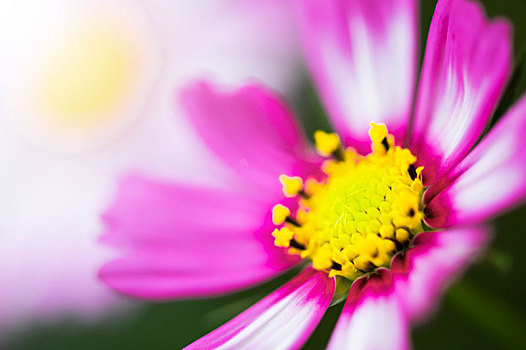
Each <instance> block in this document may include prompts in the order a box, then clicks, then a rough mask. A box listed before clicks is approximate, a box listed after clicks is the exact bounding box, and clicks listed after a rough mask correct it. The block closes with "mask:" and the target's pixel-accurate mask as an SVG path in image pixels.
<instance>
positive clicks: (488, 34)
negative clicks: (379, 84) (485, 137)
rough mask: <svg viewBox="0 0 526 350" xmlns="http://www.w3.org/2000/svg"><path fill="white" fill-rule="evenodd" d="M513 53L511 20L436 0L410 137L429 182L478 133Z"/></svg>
mask: <svg viewBox="0 0 526 350" xmlns="http://www.w3.org/2000/svg"><path fill="white" fill-rule="evenodd" d="M511 57H512V43H511V27H510V25H509V24H508V22H506V21H504V20H502V19H497V20H493V21H489V20H488V19H487V18H486V17H485V14H484V10H483V9H482V7H481V6H480V5H479V4H478V3H476V2H473V1H467V0H441V1H439V2H438V4H437V7H436V11H435V14H434V17H433V21H432V23H431V28H430V31H429V38H428V44H427V48H426V54H425V59H424V66H423V70H422V77H421V81H420V89H419V94H418V99H417V106H416V115H415V121H414V125H413V133H412V140H411V146H412V149H413V150H414V151H415V152H416V153H417V156H418V157H419V161H420V163H422V164H423V165H424V166H425V170H424V175H425V180H426V182H427V183H430V181H432V180H433V178H437V177H439V176H440V175H443V174H444V173H445V172H447V170H449V169H451V167H452V166H454V165H456V164H457V163H458V162H459V161H460V160H461V159H462V158H463V157H464V156H465V155H466V153H467V152H468V151H469V150H470V149H471V147H472V146H473V145H474V143H475V142H476V140H477V139H478V138H479V136H480V134H481V132H482V131H483V129H484V127H485V126H486V124H487V122H488V119H489V118H490V116H491V114H492V112H493V111H494V109H495V107H496V104H497V102H498V99H499V97H500V95H501V93H502V92H503V89H504V87H505V84H506V81H507V79H508V77H509V75H510V71H511ZM433 174H434V175H433Z"/></svg>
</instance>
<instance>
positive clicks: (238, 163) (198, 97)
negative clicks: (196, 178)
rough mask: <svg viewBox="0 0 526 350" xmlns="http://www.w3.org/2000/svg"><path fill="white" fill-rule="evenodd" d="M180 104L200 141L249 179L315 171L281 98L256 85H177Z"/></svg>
mask: <svg viewBox="0 0 526 350" xmlns="http://www.w3.org/2000/svg"><path fill="white" fill-rule="evenodd" d="M180 97H181V98H180V102H181V105H182V108H183V109H184V110H185V112H186V114H187V116H188V118H189V120H190V122H191V123H192V124H193V126H194V127H195V129H196V130H197V132H198V133H199V135H200V136H201V138H202V140H203V141H204V142H205V143H206V144H207V145H208V146H209V148H211V150H212V151H214V152H215V154H216V155H218V156H219V157H220V158H221V159H222V160H223V161H225V162H226V163H227V164H228V165H230V166H231V167H232V168H233V169H235V170H237V171H238V172H239V173H241V174H242V176H243V177H244V178H246V179H250V181H251V182H252V183H255V184H258V185H261V186H264V187H268V186H269V184H276V183H277V176H278V175H280V174H283V173H288V174H293V175H306V174H309V173H311V172H315V171H316V169H317V165H318V164H313V163H312V162H319V161H318V157H317V156H315V154H314V153H313V152H312V151H311V150H310V149H309V148H308V146H307V142H306V141H305V140H304V138H303V136H302V135H301V131H300V128H299V126H298V124H297V123H296V121H295V119H294V117H293V116H292V114H291V113H290V111H289V110H288V109H287V108H286V107H285V105H284V104H283V103H282V101H281V99H280V98H279V97H278V96H276V95H275V94H273V93H272V92H270V91H268V90H266V89H265V88H263V87H261V86H258V85H255V84H253V85H246V86H244V87H242V88H240V89H237V90H235V91H221V90H220V89H218V88H216V87H214V86H212V85H211V84H209V83H206V82H204V81H200V82H195V83H193V84H190V85H188V86H187V87H186V88H185V89H183V91H182V93H181V96H180Z"/></svg>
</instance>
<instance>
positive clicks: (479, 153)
mask: <svg viewBox="0 0 526 350" xmlns="http://www.w3.org/2000/svg"><path fill="white" fill-rule="evenodd" d="M524 135H526V97H523V98H522V99H521V101H520V102H519V103H518V104H517V105H516V106H515V107H513V109H512V110H511V111H510V112H508V113H507V114H506V115H505V116H504V117H503V118H502V120H501V121H500V122H499V123H498V124H497V125H496V126H495V127H494V128H493V129H492V130H491V132H490V133H489V134H488V135H487V136H486V137H485V138H484V139H483V140H482V142H481V143H480V144H479V145H478V146H477V147H476V148H475V149H474V150H473V151H472V152H471V153H470V154H469V155H468V157H466V158H465V159H464V160H463V161H462V162H461V163H460V164H459V165H458V166H457V167H456V169H455V171H454V173H453V174H452V175H451V178H452V180H450V181H449V182H452V183H451V184H449V187H447V188H446V189H445V190H443V191H442V192H440V193H439V194H438V195H435V194H436V192H438V191H437V190H433V189H432V188H431V189H430V190H432V195H429V196H426V197H428V198H427V200H428V201H429V203H428V205H427V208H426V211H427V213H428V217H429V218H428V219H427V222H428V223H429V224H430V225H433V226H435V227H449V226H452V225H458V224H468V223H475V222H480V221H482V220H486V219H488V218H490V217H492V216H494V215H496V214H498V213H499V212H500V211H503V210H505V209H509V208H510V207H512V206H514V205H516V204H518V203H520V202H521V201H523V200H524V199H525V198H526V153H525V152H524ZM442 187H443V186H442ZM433 195H434V196H433Z"/></svg>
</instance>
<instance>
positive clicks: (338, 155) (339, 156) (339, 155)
mask: <svg viewBox="0 0 526 350" xmlns="http://www.w3.org/2000/svg"><path fill="white" fill-rule="evenodd" d="M332 156H333V157H334V159H336V160H337V161H338V162H343V161H344V160H345V155H344V154H343V150H342V149H341V147H338V148H337V149H336V150H335V151H334V152H332Z"/></svg>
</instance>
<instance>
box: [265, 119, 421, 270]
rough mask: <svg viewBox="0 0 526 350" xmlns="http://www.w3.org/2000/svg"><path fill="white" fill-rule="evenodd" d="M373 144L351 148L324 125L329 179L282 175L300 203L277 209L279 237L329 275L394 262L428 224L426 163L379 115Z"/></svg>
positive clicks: (318, 138)
mask: <svg viewBox="0 0 526 350" xmlns="http://www.w3.org/2000/svg"><path fill="white" fill-rule="evenodd" d="M369 135H370V137H371V149H372V152H371V153H370V154H369V155H367V156H362V155H359V154H357V153H356V151H355V150H353V149H351V148H348V149H343V148H342V147H341V144H340V138H339V137H338V135H336V134H329V133H325V132H323V131H317V132H316V133H315V134H314V139H315V142H316V148H317V149H318V151H319V153H320V154H322V155H324V156H326V157H333V159H328V160H327V161H325V162H324V164H323V166H322V170H323V171H324V173H325V174H326V178H325V179H324V180H323V181H317V180H315V179H312V178H309V179H305V180H304V179H301V178H299V177H297V176H295V177H291V176H286V175H281V176H280V179H279V180H280V182H281V184H282V186H283V193H284V195H285V196H286V197H289V198H293V197H297V198H298V209H297V211H296V213H295V214H294V215H293V216H294V217H295V218H293V216H291V212H290V209H289V208H287V207H285V206H283V205H281V204H278V205H276V206H275V207H274V208H273V210H272V220H273V222H274V224H275V225H283V224H284V225H285V226H283V227H281V228H280V229H276V230H274V232H273V236H274V237H275V239H276V240H275V244H276V246H279V247H285V248H289V250H288V252H289V253H290V254H298V255H300V256H301V257H302V258H308V259H310V260H312V264H313V267H314V268H315V269H318V270H323V271H327V272H328V273H329V276H342V277H345V278H348V279H350V280H354V279H356V278H358V277H360V276H362V275H363V274H365V273H369V272H372V271H374V270H375V269H377V268H379V267H382V266H386V267H388V266H389V265H390V262H391V258H392V257H393V255H394V254H395V253H396V252H399V251H403V250H404V249H406V248H407V247H408V245H409V243H410V241H411V239H412V238H413V237H414V236H415V235H416V234H418V233H420V231H421V230H422V218H423V212H422V208H421V207H420V203H421V198H422V193H423V185H422V179H421V173H422V170H423V168H422V167H419V168H417V169H415V167H414V163H415V162H416V158H415V157H414V156H413V155H412V154H411V152H410V151H409V150H408V149H404V148H401V147H399V146H395V143H394V137H393V136H392V135H389V134H388V132H387V128H386V127H385V125H383V124H374V123H371V129H370V131H369Z"/></svg>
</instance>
